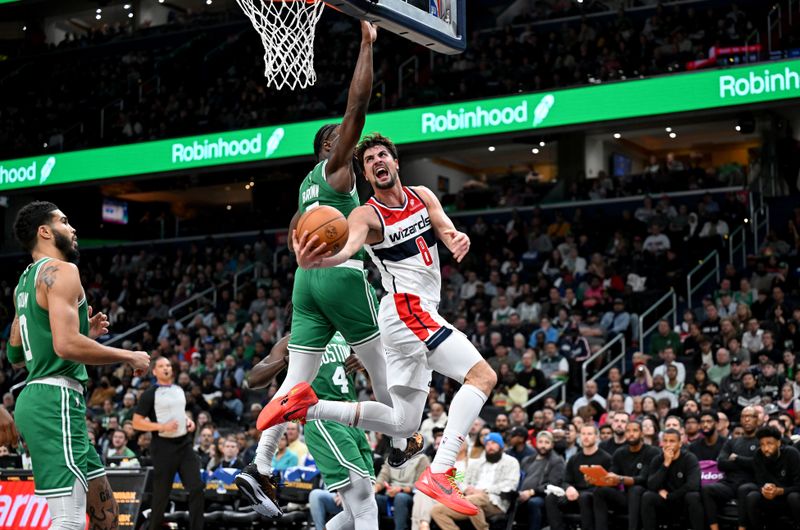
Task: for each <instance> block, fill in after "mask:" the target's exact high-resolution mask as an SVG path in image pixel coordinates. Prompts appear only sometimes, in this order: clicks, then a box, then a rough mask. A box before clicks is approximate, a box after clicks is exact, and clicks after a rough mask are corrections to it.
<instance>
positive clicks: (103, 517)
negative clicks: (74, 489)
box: [86, 476, 119, 530]
mask: <svg viewBox="0 0 800 530" xmlns="http://www.w3.org/2000/svg"><path fill="white" fill-rule="evenodd" d="M86 501H87V502H86V512H87V513H88V514H89V529H90V530H116V528H117V527H118V525H119V508H118V506H117V501H116V500H115V499H114V492H113V491H111V486H110V485H109V483H108V479H107V478H106V477H105V476H102V477H98V478H96V479H93V480H90V481H89V495H88V498H87V499H86Z"/></svg>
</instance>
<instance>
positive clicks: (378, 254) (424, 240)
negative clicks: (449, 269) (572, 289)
mask: <svg viewBox="0 0 800 530" xmlns="http://www.w3.org/2000/svg"><path fill="white" fill-rule="evenodd" d="M403 194H404V196H405V203H404V204H403V206H398V207H391V206H386V205H385V204H383V203H381V202H380V201H379V200H378V199H376V198H375V197H372V198H370V199H369V200H368V201H367V202H366V203H365V204H368V205H369V206H371V207H372V208H374V209H375V212H376V213H377V214H378V218H379V219H380V220H381V225H382V227H383V240H382V241H381V242H380V243H376V244H374V245H366V249H367V252H368V253H369V255H370V256H371V257H372V261H373V262H374V263H376V264H377V265H378V269H379V270H380V271H381V282H382V283H383V288H384V289H385V290H386V292H388V293H413V294H416V295H418V296H419V297H420V298H421V299H423V300H428V301H431V302H434V303H438V302H439V297H440V291H441V286H442V275H441V272H440V270H439V252H438V250H437V248H436V234H435V233H434V230H433V226H431V217H430V215H429V214H428V209H427V208H426V207H425V203H424V202H423V201H422V199H421V198H420V196H419V195H417V193H416V192H415V191H414V190H412V189H410V188H407V187H405V186H403Z"/></svg>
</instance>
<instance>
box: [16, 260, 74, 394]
mask: <svg viewBox="0 0 800 530" xmlns="http://www.w3.org/2000/svg"><path fill="white" fill-rule="evenodd" d="M49 260H50V258H42V259H40V260H38V261H37V262H35V263H31V264H30V265H28V268H26V269H25V272H23V273H22V276H20V277H19V283H18V284H17V290H16V298H15V300H14V304H15V306H16V311H17V318H18V319H19V332H20V335H21V336H22V349H23V352H24V354H25V366H26V368H27V369H28V379H27V380H28V381H33V380H34V379H41V378H42V377H50V376H56V375H60V376H65V377H69V378H72V379H75V380H76V381H80V382H81V383H83V384H86V382H87V381H88V380H89V375H88V374H87V373H86V366H84V365H83V364H81V363H76V362H73V361H68V360H66V359H62V358H61V357H59V356H58V355H56V352H55V349H54V348H53V333H52V331H51V330H50V316H49V314H48V312H47V311H45V310H44V309H42V308H41V307H39V304H37V303H36V279H37V278H38V276H39V274H40V271H41V270H43V268H46V267H47V266H48V265H47V263H48V261H49ZM78 319H79V322H80V329H79V331H80V334H81V335H86V336H89V307H88V304H87V302H86V298H85V297H84V299H83V300H82V301H81V302H80V304H79V305H78Z"/></svg>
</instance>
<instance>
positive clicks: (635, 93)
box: [0, 60, 800, 192]
mask: <svg viewBox="0 0 800 530" xmlns="http://www.w3.org/2000/svg"><path fill="white" fill-rule="evenodd" d="M796 97H800V60H793V61H783V62H772V63H759V64H756V65H751V66H743V67H736V68H726V69H720V70H714V71H704V72H697V73H690V74H680V75H670V76H663V77H656V78H652V79H643V80H635V81H623V82H619V83H609V84H601V85H593V86H586V87H578V88H568V89H563V90H553V91H550V92H536V93H528V94H515V95H513V96H508V97H500V98H492V99H485V100H477V101H467V102H460V103H452V104H446V105H436V106H432V107H420V108H413V109H405V110H396V111H390V112H380V113H375V114H370V115H369V117H368V118H367V124H366V127H365V129H364V131H365V133H367V132H372V131H380V132H382V133H383V134H385V135H387V136H389V137H390V138H392V139H393V140H394V141H395V142H396V143H398V144H412V143H422V142H435V141H438V140H448V139H454V138H469V137H473V136H486V135H491V134H497V133H508V132H519V131H533V130H540V129H549V128H552V127H560V126H565V125H576V124H582V123H590V122H598V121H613V120H619V119H625V118H636V117H642V116H654V115H659V114H671V113H679V112H688V111H695V110H702V109H713V108H723V107H732V106H736V105H746V104H753V103H762V102H769V101H778V100H783V99H790V98H796ZM330 121H331V120H315V121H308V122H298V123H289V124H283V125H274V126H268V127H260V128H255V129H246V130H240V131H233V132H225V133H218V134H207V135H202V136H192V137H187V138H175V139H171V140H159V141H155V142H143V143H138V144H130V145H123V146H118V147H104V148H100V149H89V150H84V151H73V152H67V153H58V154H46V155H42V156H36V157H31V158H22V159H17V160H5V161H0V192H5V191H9V190H15V189H25V188H35V187H39V186H50V185H56V184H70V183H79V182H88V181H93V180H105V179H111V178H122V177H128V176H134V175H150V174H157V173H164V172H173V171H180V170H185V169H194V168H203V167H213V166H219V165H227V164H242V163H247V162H259V161H264V160H277V159H287V158H294V157H299V156H307V155H311V154H312V145H311V143H312V140H313V138H314V134H315V133H316V132H317V129H318V128H319V127H320V126H321V125H322V124H323V123H328V122H330Z"/></svg>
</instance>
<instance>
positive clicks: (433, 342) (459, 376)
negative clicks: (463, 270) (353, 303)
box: [259, 134, 497, 516]
mask: <svg viewBox="0 0 800 530" xmlns="http://www.w3.org/2000/svg"><path fill="white" fill-rule="evenodd" d="M356 158H357V159H358V161H359V163H360V165H361V166H362V169H363V173H364V175H365V177H366V179H367V181H368V182H369V183H370V184H371V185H372V189H373V191H374V193H375V195H374V197H372V198H371V199H370V200H369V201H367V203H366V204H364V205H363V206H360V207H358V208H356V209H355V210H353V211H352V212H351V214H350V216H349V217H348V224H349V227H350V235H349V237H348V240H347V244H346V245H345V248H344V249H342V250H341V251H340V252H339V253H338V254H336V255H335V256H328V255H327V252H326V250H325V246H324V245H321V246H319V247H317V248H316V249H313V250H312V247H313V245H314V244H315V242H316V239H314V238H311V239H310V240H309V239H308V234H307V233H304V234H299V238H298V234H293V235H292V240H293V245H294V247H295V252H296V253H297V262H298V264H299V265H300V266H301V267H303V268H317V267H333V266H335V265H337V264H339V263H343V262H344V261H346V260H347V259H348V258H349V257H350V256H351V255H352V254H353V253H355V252H356V251H358V250H359V249H361V247H362V246H363V245H367V250H368V252H369V253H370V255H371V256H372V258H373V260H374V261H375V263H376V264H377V266H378V268H379V269H380V271H381V279H382V281H383V285H384V288H385V289H386V291H387V294H386V296H384V297H383V299H382V300H381V305H380V311H379V313H378V327H379V328H380V332H381V341H382V342H383V345H384V347H385V348H386V354H387V379H388V384H389V392H390V394H391V397H392V407H388V406H386V405H384V404H381V403H376V402H360V403H342V402H330V401H324V400H318V399H317V397H316V395H315V394H314V392H313V390H311V387H310V386H309V385H308V384H307V383H300V384H299V385H297V386H295V387H294V388H292V390H291V391H290V392H289V393H288V394H285V395H284V396H281V397H280V398H275V399H274V400H272V402H270V404H269V405H268V406H267V407H266V408H265V409H264V410H263V411H262V413H261V416H260V417H259V423H263V424H266V425H267V426H269V425H273V424H277V423H281V422H284V421H290V420H304V419H308V420H311V419H326V420H334V421H338V422H339V423H343V424H345V425H353V426H357V427H360V428H362V429H365V430H372V431H378V432H382V433H385V434H388V435H390V436H392V437H394V438H406V437H408V436H410V435H411V434H412V433H413V432H414V431H415V430H416V429H417V428H418V427H419V424H420V421H421V419H422V412H423V409H424V407H425V403H426V400H427V397H428V385H429V382H430V376H431V370H435V371H437V372H439V373H441V374H443V375H445V376H447V377H451V378H453V379H455V380H456V381H458V382H459V383H463V385H462V386H461V388H460V389H459V391H458V392H457V393H456V395H455V397H454V398H453V402H452V404H451V406H450V414H449V416H448V422H447V426H446V428H445V431H444V436H443V438H442V441H441V444H440V446H439V449H438V451H437V453H436V457H435V458H434V460H433V463H432V464H431V466H430V467H429V468H428V469H426V470H425V472H424V473H423V474H422V476H421V477H420V478H419V480H418V481H417V483H416V484H415V486H416V487H417V489H418V490H420V491H422V492H423V493H425V494H427V495H429V496H430V497H432V498H434V499H436V500H439V501H440V502H442V503H443V504H445V505H446V506H448V507H449V508H452V509H453V510H455V511H457V512H459V513H462V514H464V515H468V516H472V515H475V514H477V513H478V509H477V508H476V506H475V504H478V505H481V504H483V503H486V502H489V501H488V497H487V496H486V495H485V494H477V495H472V496H470V497H469V498H468V499H465V498H464V496H463V494H462V493H461V490H460V489H459V488H458V486H457V485H456V482H455V476H454V473H455V469H454V468H453V465H454V464H455V459H456V454H457V453H458V451H459V448H460V447H461V444H462V443H463V441H464V438H465V436H466V434H467V431H468V429H469V427H470V425H471V424H472V422H473V421H474V420H475V418H476V417H477V416H478V414H479V413H480V410H481V408H482V407H483V405H484V403H485V402H486V399H487V396H488V395H489V394H490V393H491V391H492V389H493V388H494V385H495V384H496V382H497V376H496V375H495V372H494V370H492V368H491V367H490V366H489V364H488V363H487V362H486V361H485V360H484V359H483V358H482V357H481V355H480V353H478V351H477V350H476V349H475V347H474V346H473V345H472V343H471V342H470V341H469V340H468V339H467V338H466V337H465V336H464V335H463V334H462V333H460V332H459V331H457V330H456V329H455V328H453V327H452V326H451V325H450V324H449V323H448V322H446V321H445V320H444V319H443V318H442V317H441V316H440V315H439V314H438V313H437V306H438V302H439V293H440V291H441V272H440V270H439V256H438V250H437V247H436V239H437V238H438V239H439V240H440V241H442V242H443V243H444V244H445V245H446V246H447V248H448V249H449V250H450V252H452V254H453V256H454V258H455V259H456V261H459V262H460V261H461V259H462V258H463V257H464V256H465V255H466V253H467V252H468V251H469V245H470V241H469V237H467V235H466V234H464V233H462V232H459V231H458V230H456V229H455V226H454V225H453V223H452V221H451V220H450V219H449V218H448V217H447V215H446V214H445V213H444V210H443V209H442V206H441V204H440V203H439V200H438V198H437V197H436V196H435V195H434V194H433V193H432V192H431V191H430V190H428V189H427V188H424V187H415V188H408V187H404V186H403V185H402V184H401V183H400V179H399V174H398V170H399V165H400V164H399V161H398V159H397V149H396V148H395V146H394V144H393V143H392V142H391V140H389V139H388V138H385V137H383V136H381V135H379V134H373V135H370V136H367V137H366V138H364V139H363V140H362V141H361V143H360V144H359V145H358V147H357V148H356ZM315 237H316V236H315Z"/></svg>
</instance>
